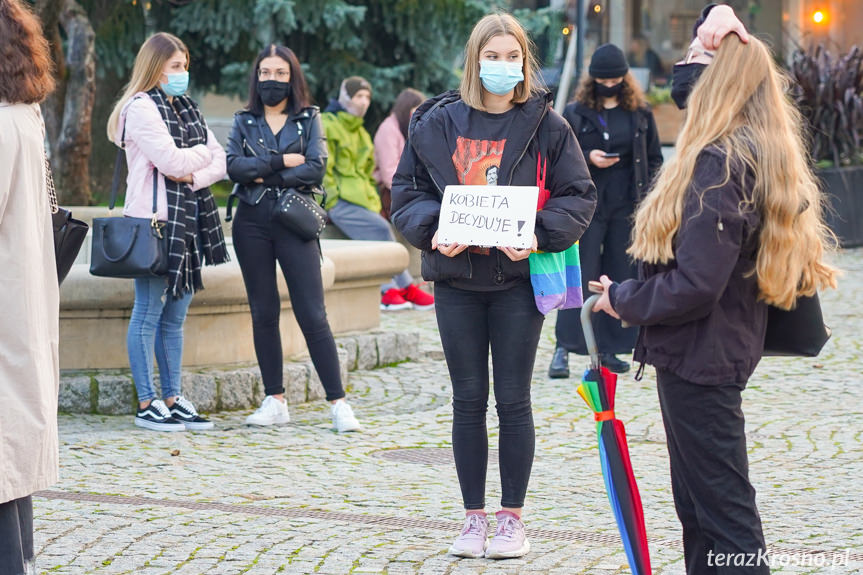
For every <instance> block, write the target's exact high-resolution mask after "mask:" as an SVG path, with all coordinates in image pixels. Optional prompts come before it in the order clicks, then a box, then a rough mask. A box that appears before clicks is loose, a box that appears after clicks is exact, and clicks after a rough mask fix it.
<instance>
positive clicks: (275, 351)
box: [231, 193, 345, 401]
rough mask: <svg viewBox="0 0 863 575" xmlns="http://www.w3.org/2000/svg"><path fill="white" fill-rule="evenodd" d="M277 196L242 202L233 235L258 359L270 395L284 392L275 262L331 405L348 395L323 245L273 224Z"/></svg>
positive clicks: (276, 223)
mask: <svg viewBox="0 0 863 575" xmlns="http://www.w3.org/2000/svg"><path fill="white" fill-rule="evenodd" d="M274 203H275V196H274V195H272V194H270V193H268V194H267V195H266V196H265V197H264V198H263V199H262V200H261V202H260V203H259V204H258V205H257V206H250V205H248V204H245V203H243V202H240V205H239V207H238V209H237V215H236V217H235V218H234V226H233V229H232V234H231V235H232V236H233V239H234V251H235V252H236V254H237V261H238V262H239V263H240V269H241V270H242V272H243V282H244V283H245V284H246V293H247V294H248V297H249V307H250V308H251V310H252V330H253V334H254V341H255V354H256V355H257V357H258V364H259V365H260V367H261V377H263V380H264V391H265V392H266V394H267V395H275V394H280V393H284V392H285V386H284V385H283V380H282V367H283V366H282V338H281V334H280V333H279V314H280V312H281V302H280V301H279V290H278V287H277V285H276V262H277V261H278V263H279V265H280V266H281V268H282V273H283V274H285V281H286V283H287V284H288V292H289V293H290V296H291V306H292V308H293V311H294V316H295V317H296V318H297V323H298V324H300V329H301V330H302V332H303V337H305V339H306V345H307V346H308V348H309V355H311V357H312V363H313V364H314V366H315V369H316V370H317V372H318V376H319V377H320V379H321V383H323V385H324V390H325V391H326V394H327V401H333V400H336V399H340V398H342V397H344V396H345V390H344V388H343V387H342V378H341V373H340V371H339V354H338V352H337V351H336V342H335V340H334V339H333V333H332V331H331V330H330V324H329V322H328V321H327V311H326V308H325V307H324V286H323V282H322V281H321V271H320V269H321V265H320V254H319V252H318V244H317V242H314V241H304V240H302V239H300V238H299V237H298V236H297V235H296V234H294V233H293V232H291V231H290V230H288V229H287V228H285V227H284V226H282V225H281V224H279V223H278V222H275V221H273V220H272V219H271V213H272V210H273V204H274Z"/></svg>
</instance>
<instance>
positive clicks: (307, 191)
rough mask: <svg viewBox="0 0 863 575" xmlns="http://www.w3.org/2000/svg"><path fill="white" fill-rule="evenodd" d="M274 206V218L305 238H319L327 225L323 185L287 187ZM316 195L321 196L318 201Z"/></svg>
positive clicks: (301, 146)
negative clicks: (299, 187)
mask: <svg viewBox="0 0 863 575" xmlns="http://www.w3.org/2000/svg"><path fill="white" fill-rule="evenodd" d="M303 137H304V135H303V134H300V154H305V149H304V148H305V147H304V146H303ZM278 194H279V195H278V198H277V199H276V204H275V206H273V219H275V220H276V221H278V222H279V223H280V224H282V225H283V226H285V227H286V228H288V229H289V230H291V231H292V232H294V233H295V234H297V235H298V236H300V238H302V239H303V240H306V241H310V240H317V239H318V238H320V237H321V232H323V231H324V228H325V227H327V211H326V210H325V209H324V207H323V206H324V204H326V203H327V192H326V191H325V190H324V188H323V187H322V186H310V187H308V188H303V189H296V188H287V189H280V190H279V191H278ZM316 195H320V196H321V201H320V202H318V201H317V199H316V198H315V196H316Z"/></svg>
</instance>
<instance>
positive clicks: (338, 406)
mask: <svg viewBox="0 0 863 575" xmlns="http://www.w3.org/2000/svg"><path fill="white" fill-rule="evenodd" d="M330 411H331V412H332V415H333V430H334V431H338V432H339V433H344V432H346V431H359V430H360V429H362V428H361V426H360V422H359V421H357V418H356V417H354V410H353V409H351V406H350V405H348V402H347V401H345V400H344V399H340V400H338V401H337V402H335V403H334V404H333V406H332V407H331V408H330Z"/></svg>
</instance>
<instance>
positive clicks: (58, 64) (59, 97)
mask: <svg viewBox="0 0 863 575" xmlns="http://www.w3.org/2000/svg"><path fill="white" fill-rule="evenodd" d="M62 7H63V0H41V1H39V2H37V4H36V8H37V10H38V13H39V18H41V20H42V30H43V31H44V34H45V37H46V38H47V39H48V42H49V43H50V45H51V58H52V60H54V77H55V78H56V79H57V84H56V87H55V88H54V92H52V93H51V94H49V95H48V97H47V98H45V101H44V102H43V103H42V115H43V116H44V117H45V129H46V131H47V133H48V146H49V148H52V147H53V143H54V142H56V141H57V138H58V136H59V135H60V124H61V123H62V120H63V100H64V99H65V97H66V56H65V55H64V54H63V38H61V37H60V11H61V9H62Z"/></svg>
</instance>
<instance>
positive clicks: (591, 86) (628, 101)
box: [573, 72, 647, 112]
mask: <svg viewBox="0 0 863 575" xmlns="http://www.w3.org/2000/svg"><path fill="white" fill-rule="evenodd" d="M573 101H574V102H579V103H581V104H584V105H585V106H587V107H588V108H592V109H594V110H597V111H601V110H602V98H598V97H597V96H596V78H594V77H593V76H591V75H590V74H588V73H587V72H585V73H584V74H583V75H582V76H581V81H580V82H579V83H578V89H577V90H576V91H575V98H573ZM617 101H618V102H619V103H620V106H621V107H622V108H623V109H624V110H629V111H630V112H632V111H635V110H638V109H639V108H646V107H647V99H646V98H645V97H644V92H642V91H641V87H639V85H638V82H636V81H635V78H634V77H633V76H632V72H627V73H626V75H625V76H624V77H623V89H622V90H621V91H620V95H619V96H618V97H617Z"/></svg>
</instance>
